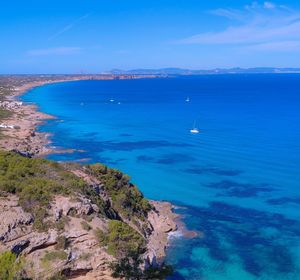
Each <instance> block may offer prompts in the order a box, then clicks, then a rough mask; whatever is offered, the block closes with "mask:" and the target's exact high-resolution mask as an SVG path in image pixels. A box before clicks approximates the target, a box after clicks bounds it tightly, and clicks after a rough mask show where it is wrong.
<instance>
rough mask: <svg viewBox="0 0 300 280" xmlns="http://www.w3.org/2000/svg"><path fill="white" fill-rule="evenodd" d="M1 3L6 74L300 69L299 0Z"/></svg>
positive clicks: (1, 63)
mask: <svg viewBox="0 0 300 280" xmlns="http://www.w3.org/2000/svg"><path fill="white" fill-rule="evenodd" d="M1 2H2V3H1V5H0V38H1V41H0V73H1V74H13V73H15V74H23V73H24V74H31V73H32V74H34V73H100V72H103V71H109V70H111V69H124V70H128V69H137V68H164V67H179V68H188V69H213V68H231V67H243V68H250V67H300V0H274V1H254V2H253V1H251V0H209V1H203V0H151V1H148V0H42V1H41V0H26V1H24V0H9V1H1Z"/></svg>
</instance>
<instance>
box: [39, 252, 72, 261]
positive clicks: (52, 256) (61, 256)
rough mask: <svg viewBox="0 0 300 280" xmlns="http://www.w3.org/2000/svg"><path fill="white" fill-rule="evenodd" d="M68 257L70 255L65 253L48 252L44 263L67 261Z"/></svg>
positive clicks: (44, 257) (43, 259)
mask: <svg viewBox="0 0 300 280" xmlns="http://www.w3.org/2000/svg"><path fill="white" fill-rule="evenodd" d="M67 257H68V254H67V253H66V252H64V251H52V252H47V253H46V254H45V255H44V256H43V258H42V262H52V261H55V260H61V261H63V260H66V259H67Z"/></svg>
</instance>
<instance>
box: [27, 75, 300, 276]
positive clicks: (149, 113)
mask: <svg viewBox="0 0 300 280" xmlns="http://www.w3.org/2000/svg"><path fill="white" fill-rule="evenodd" d="M22 100H23V101H25V102H30V103H31V102H33V103H35V104H37V105H38V107H39V109H40V110H41V111H42V112H45V113H48V114H51V115H54V116H56V117H57V118H56V119H54V120H50V121H47V122H46V123H44V124H43V125H41V126H40V127H39V130H40V131H43V132H49V133H51V134H52V136H51V140H52V143H51V146H52V147H53V148H55V149H58V150H59V149H62V148H67V149H75V150H76V151H75V152H74V153H65V154H52V155H49V156H48V158H49V159H52V160H57V161H76V162H82V163H94V162H101V163H104V164H106V165H108V166H110V167H113V168H118V169H120V170H121V171H123V172H124V173H127V174H129V175H130V176H131V180H132V182H133V183H135V184H136V185H137V186H138V187H139V189H140V190H141V191H142V192H143V193H144V195H145V196H146V197H147V198H149V199H155V200H166V201H170V202H171V203H173V204H174V205H175V206H176V209H175V211H176V212H177V213H179V214H181V216H182V220H183V222H184V223H185V225H186V227H187V229H188V230H190V231H194V232H196V233H197V237H195V238H190V237H187V236H185V235H184V234H181V233H180V232H178V234H175V235H172V237H170V238H171V240H170V247H169V248H168V250H167V258H166V261H167V263H169V264H172V265H173V266H174V268H175V272H174V275H173V276H172V277H170V278H168V279H172V280H174V279H176V280H183V279H185V280H258V279H260V280H282V279H285V280H297V279H298V280H299V279H300V74H299V75H298V74H236V75H234V74H232V75H202V76H182V77H170V78H156V79H135V80H107V81H94V80H90V81H76V82H64V83H56V84H48V85H45V86H42V87H38V88H34V89H32V90H30V91H29V92H27V94H25V95H24V96H23V97H22ZM194 127H196V128H197V129H198V130H199V133H198V134H192V133H191V132H190V130H191V129H192V128H194Z"/></svg>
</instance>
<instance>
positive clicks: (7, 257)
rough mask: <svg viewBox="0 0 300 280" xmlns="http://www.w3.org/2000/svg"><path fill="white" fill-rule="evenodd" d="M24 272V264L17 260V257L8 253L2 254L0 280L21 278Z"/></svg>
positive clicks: (0, 255) (0, 257)
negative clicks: (21, 273)
mask: <svg viewBox="0 0 300 280" xmlns="http://www.w3.org/2000/svg"><path fill="white" fill-rule="evenodd" d="M21 270H22V262H21V261H20V260H18V259H17V257H16V255H15V254H13V253H11V252H9V251H6V252H3V253H1V254H0V279H1V280H14V279H17V278H19V277H18V275H19V273H20V272H21Z"/></svg>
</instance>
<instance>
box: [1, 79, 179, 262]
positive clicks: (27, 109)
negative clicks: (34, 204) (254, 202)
mask: <svg viewBox="0 0 300 280" xmlns="http://www.w3.org/2000/svg"><path fill="white" fill-rule="evenodd" d="M101 79H102V80H103V78H101ZM80 80H89V79H88V78H87V77H85V76H83V77H69V78H68V79H56V80H50V81H49V80H44V81H33V82H30V83H25V84H23V85H21V86H19V87H18V88H17V89H15V90H14V92H13V93H12V94H11V95H9V96H7V100H9V101H11V102H16V101H18V97H20V96H21V95H23V94H25V93H26V92H27V91H29V90H32V89H33V88H36V87H39V86H43V85H46V84H51V83H60V82H71V81H80ZM12 111H13V115H12V116H11V117H10V118H8V119H6V120H5V123H6V124H11V125H18V126H19V127H20V128H19V129H6V130H4V131H3V134H4V136H6V137H2V138H1V139H0V149H4V150H16V151H18V152H20V153H21V154H24V155H26V156H30V157H43V156H46V155H47V154H50V153H59V152H63V153H65V152H73V150H54V149H53V148H52V147H49V144H51V140H50V139H49V138H50V136H51V134H49V133H44V132H37V127H38V126H39V125H41V124H42V123H43V122H44V121H46V120H50V119H55V118H56V117H55V116H51V115H48V114H45V113H43V112H40V111H39V110H38V107H37V105H35V104H28V103H27V104H26V103H25V104H22V105H21V106H19V107H16V108H14V109H13V110H12ZM150 203H151V204H152V205H153V206H154V208H155V211H151V212H150V213H149V219H148V221H149V224H150V225H151V227H152V228H153V232H152V234H151V235H149V236H148V237H147V239H148V254H147V256H146V258H147V261H148V262H149V263H150V264H158V265H159V264H162V263H163V262H164V259H165V257H166V249H167V247H168V246H169V245H170V238H169V237H170V234H171V233H174V232H177V231H181V232H184V230H183V228H184V225H183V223H182V222H181V221H180V215H178V214H175V213H174V211H173V209H174V206H173V205H172V204H171V203H169V202H162V201H150Z"/></svg>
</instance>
